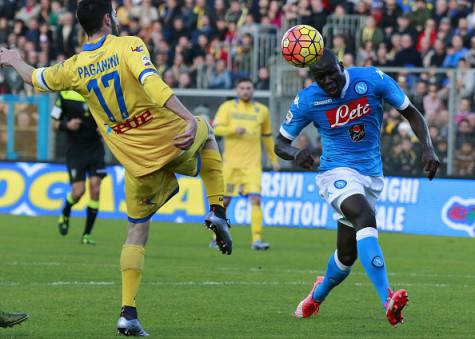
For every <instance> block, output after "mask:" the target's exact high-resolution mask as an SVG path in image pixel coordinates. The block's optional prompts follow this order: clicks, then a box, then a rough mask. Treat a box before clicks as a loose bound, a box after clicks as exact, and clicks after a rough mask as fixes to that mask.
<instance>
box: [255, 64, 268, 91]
mask: <svg viewBox="0 0 475 339" xmlns="http://www.w3.org/2000/svg"><path fill="white" fill-rule="evenodd" d="M269 77H270V74H269V70H268V69H267V67H261V68H259V71H258V74H257V78H258V79H257V83H256V87H255V88H256V90H268V89H269V87H270V79H269Z"/></svg>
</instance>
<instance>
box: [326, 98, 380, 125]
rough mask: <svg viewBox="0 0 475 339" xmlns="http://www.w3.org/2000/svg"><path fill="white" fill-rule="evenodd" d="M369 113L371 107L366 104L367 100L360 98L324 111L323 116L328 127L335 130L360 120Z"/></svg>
mask: <svg viewBox="0 0 475 339" xmlns="http://www.w3.org/2000/svg"><path fill="white" fill-rule="evenodd" d="M370 112H371V106H370V104H369V103H368V98H367V97H362V98H359V99H356V100H352V101H350V102H348V103H347V104H344V105H341V106H339V107H337V108H333V109H331V110H329V111H326V112H325V114H326V116H327V119H328V123H329V124H330V127H331V128H336V127H341V126H345V125H347V124H348V123H350V122H352V121H354V120H358V119H361V118H362V117H364V116H365V115H368V114H369V113H370Z"/></svg>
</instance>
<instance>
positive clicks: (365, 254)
mask: <svg viewBox="0 0 475 339" xmlns="http://www.w3.org/2000/svg"><path fill="white" fill-rule="evenodd" d="M310 73H311V74H312V76H313V77H314V79H315V82H314V83H313V84H312V85H311V86H309V87H307V88H305V89H303V90H301V91H300V92H299V93H298V95H297V96H296V98H295V100H294V102H293V103H292V104H291V106H290V110H289V112H288V114H287V116H286V119H285V121H284V122H283V124H282V126H281V127H280V134H279V136H278V137H277V139H276V145H275V151H276V154H277V155H278V156H280V157H281V158H283V159H285V160H294V161H296V163H297V164H298V165H299V166H301V167H303V168H306V169H313V168H314V160H313V158H312V156H311V154H310V152H309V151H307V150H302V151H300V150H299V149H297V148H294V147H292V146H291V143H292V140H294V139H295V138H296V137H297V136H298V135H299V133H300V131H301V130H302V129H303V128H304V127H305V126H307V125H309V124H311V123H313V124H314V125H315V126H316V127H317V129H318V131H319V133H320V136H321V140H322V146H323V154H322V156H321V159H320V167H319V173H318V175H317V185H318V188H319V192H320V195H321V196H322V197H323V198H324V199H325V200H326V201H327V202H328V203H329V204H331V205H332V207H333V208H334V209H335V211H336V212H337V213H338V214H339V220H338V231H337V245H336V251H335V252H334V253H332V254H331V255H330V259H329V261H328V265H327V269H326V272H325V276H319V277H317V280H316V281H315V283H314V286H313V288H312V290H311V291H310V293H309V295H308V296H307V297H306V298H305V299H304V300H302V301H301V302H300V303H299V304H298V306H297V309H296V310H295V316H296V317H297V318H307V317H309V316H311V315H312V314H314V313H317V312H318V310H319V308H320V304H321V303H322V302H323V301H324V300H325V298H326V297H327V295H328V293H329V292H330V291H331V290H332V289H333V288H334V287H335V286H337V285H338V284H340V283H341V282H342V281H343V280H345V278H346V277H347V276H348V275H349V274H350V271H351V267H352V265H353V263H354V262H355V261H356V258H357V257H358V256H359V258H360V261H361V264H362V265H363V268H364V269H365V271H366V273H367V275H368V277H369V278H370V280H371V282H372V283H373V285H374V287H375V288H376V290H377V292H378V295H379V298H380V299H381V303H382V305H383V307H384V310H385V312H386V317H387V318H388V320H389V322H390V323H391V325H393V326H396V325H397V324H399V323H402V322H403V315H402V310H403V308H404V307H405V306H406V304H407V301H408V298H407V292H406V291H405V290H402V289H401V290H398V291H393V290H392V289H391V288H390V285H389V280H388V276H387V272H386V263H385V260H384V256H383V252H382V250H381V247H380V246H379V242H378V231H377V227H376V217H375V209H374V206H375V203H376V200H377V198H378V196H379V195H380V193H381V191H382V190H383V186H384V182H383V169H382V161H381V153H380V130H381V124H382V119H383V106H382V104H383V101H384V102H387V103H389V104H391V105H392V106H393V107H395V108H396V109H397V110H398V111H399V112H400V113H401V114H402V115H403V116H404V117H405V118H406V119H407V120H408V121H409V123H410V125H411V127H412V129H413V131H414V132H415V134H416V135H417V137H418V138H419V141H420V143H421V146H422V150H423V151H422V162H423V163H424V170H425V171H426V172H427V176H428V178H429V180H432V178H433V177H434V176H435V174H436V172H437V169H438V167H439V159H438V158H437V155H436V154H435V151H434V148H433V146H432V142H431V139H430V136H429V131H428V128H427V124H426V122H425V121H424V118H423V116H422V114H421V113H420V112H419V111H418V110H417V109H416V108H415V107H414V106H413V105H412V104H411V103H410V101H409V99H408V98H407V96H406V95H405V94H404V92H403V91H402V90H401V88H400V87H399V86H398V84H397V83H396V82H395V81H394V80H393V79H391V78H390V77H389V76H388V75H386V74H384V73H383V72H381V71H380V70H378V69H377V68H375V67H351V68H348V69H346V70H345V69H344V68H343V65H342V64H341V63H340V62H338V59H337V58H336V56H335V55H334V54H333V53H332V52H331V51H329V50H327V49H325V50H324V53H323V55H322V57H321V59H320V60H319V61H318V62H317V63H316V64H314V65H312V66H310Z"/></svg>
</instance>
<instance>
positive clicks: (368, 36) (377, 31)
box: [360, 1, 384, 46]
mask: <svg viewBox="0 0 475 339" xmlns="http://www.w3.org/2000/svg"><path fill="white" fill-rule="evenodd" d="M360 3H363V2H362V1H360ZM383 40H384V35H383V31H382V30H381V28H379V27H377V26H376V21H375V20H374V18H373V17H372V16H370V17H368V19H367V20H366V24H365V26H364V27H363V28H362V29H361V41H360V43H361V44H362V45H363V44H364V43H365V42H366V41H371V42H372V43H373V46H379V44H380V43H381V42H383Z"/></svg>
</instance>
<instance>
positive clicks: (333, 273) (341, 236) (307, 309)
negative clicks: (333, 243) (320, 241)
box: [295, 222, 357, 318]
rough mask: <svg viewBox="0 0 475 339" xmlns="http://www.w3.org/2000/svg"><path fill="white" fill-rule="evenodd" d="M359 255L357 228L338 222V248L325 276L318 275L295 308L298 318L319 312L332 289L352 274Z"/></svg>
mask: <svg viewBox="0 0 475 339" xmlns="http://www.w3.org/2000/svg"><path fill="white" fill-rule="evenodd" d="M356 257H357V252H356V236H355V230H354V229H353V228H352V227H350V226H347V225H345V224H343V223H341V222H338V233H337V250H336V251H335V252H334V253H332V254H331V255H330V258H329V259H328V264H327V269H326V272H325V276H318V277H317V280H316V281H315V283H314V285H313V287H312V289H311V290H310V293H309V294H308V296H307V297H306V298H305V299H304V300H302V301H301V302H300V303H299V304H298V306H297V309H296V310H295V316H296V317H297V318H307V317H310V316H311V315H312V314H314V313H318V311H319V309H320V304H321V303H322V302H323V301H324V300H325V298H326V297H327V295H328V294H329V293H330V291H331V290H332V289H333V288H334V287H336V286H338V285H339V284H340V283H341V282H343V280H345V278H346V277H347V276H348V275H349V274H350V272H351V267H352V265H353V263H354V262H355V260H356Z"/></svg>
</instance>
